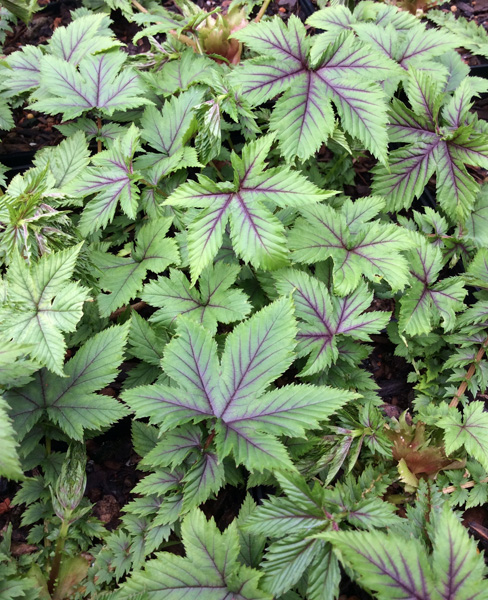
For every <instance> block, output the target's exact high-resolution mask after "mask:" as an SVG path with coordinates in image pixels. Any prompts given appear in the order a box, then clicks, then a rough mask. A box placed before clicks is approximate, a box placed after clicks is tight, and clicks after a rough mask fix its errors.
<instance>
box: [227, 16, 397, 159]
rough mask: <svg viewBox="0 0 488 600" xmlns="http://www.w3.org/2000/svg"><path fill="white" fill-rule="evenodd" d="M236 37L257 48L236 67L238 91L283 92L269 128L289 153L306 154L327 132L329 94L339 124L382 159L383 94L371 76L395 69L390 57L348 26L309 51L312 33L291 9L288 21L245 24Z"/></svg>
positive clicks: (256, 97) (252, 96) (262, 96)
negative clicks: (364, 42)
mask: <svg viewBox="0 0 488 600" xmlns="http://www.w3.org/2000/svg"><path fill="white" fill-rule="evenodd" d="M235 37H237V39H239V40H240V41H242V42H244V43H246V44H247V45H248V46H249V47H251V48H252V49H253V50H255V51H256V52H258V53H260V54H262V55H263V58H262V59H258V60H252V61H250V62H248V63H244V65H242V66H241V67H240V68H239V69H237V70H236V72H235V75H234V80H235V82H236V83H238V84H239V85H241V86H242V89H243V93H244V96H245V97H246V98H248V99H249V101H250V102H251V103H252V104H254V105H257V104H261V103H262V102H264V101H266V100H268V99H270V98H272V97H273V96H276V95H278V94H280V93H282V92H285V94H284V95H283V96H282V97H281V98H280V99H279V100H278V102H277V103H276V107H275V109H274V112H273V113H272V116H271V129H272V130H274V131H276V132H277V133H278V136H279V139H280V146H281V151H282V154H283V156H284V157H285V158H286V159H287V160H291V159H292V158H293V157H295V156H298V157H299V158H300V159H302V160H304V159H307V158H308V157H309V156H311V155H312V154H313V153H314V152H315V151H316V150H318V149H319V147H320V145H321V144H322V143H323V142H325V141H326V140H327V138H328V137H329V136H330V135H331V134H332V132H333V130H334V127H335V122H334V113H333V110H332V106H331V101H332V102H333V103H334V105H335V107H336V108H337V111H338V112H339V115H340V117H341V121H342V125H343V127H344V129H345V130H346V131H347V132H348V133H350V134H351V135H353V136H355V137H357V138H359V139H360V140H361V142H363V143H364V144H365V146H366V147H367V148H368V149H369V150H370V151H371V152H372V153H373V154H374V155H375V156H377V157H378V158H379V159H380V160H382V161H385V159H386V145H387V137H386V134H385V125H386V101H385V96H384V93H383V91H382V89H381V87H380V86H379V85H378V83H377V82H378V81H382V80H385V79H387V78H388V77H389V76H391V75H394V74H395V73H396V72H397V67H396V65H395V64H394V63H393V62H392V61H390V59H388V58H387V57H385V56H384V55H382V54H380V53H378V52H375V51H374V50H371V49H369V48H364V47H362V46H360V45H358V44H357V42H356V40H355V39H354V36H352V35H351V34H349V33H348V32H347V31H346V32H345V33H343V34H341V35H339V37H338V39H336V40H335V43H334V44H330V45H327V46H326V47H325V48H323V49H321V52H320V53H316V54H315V55H314V54H312V55H311V56H309V48H310V39H309V38H307V37H306V32H305V27H304V26H303V24H302V23H301V22H300V21H299V20H298V19H297V18H295V17H294V16H292V17H290V19H289V20H288V23H287V25H284V24H283V22H282V21H281V19H275V20H273V21H271V22H268V23H259V24H251V25H249V26H248V27H245V28H244V29H242V30H241V31H239V32H238V33H237V34H235ZM264 57H265V58H264Z"/></svg>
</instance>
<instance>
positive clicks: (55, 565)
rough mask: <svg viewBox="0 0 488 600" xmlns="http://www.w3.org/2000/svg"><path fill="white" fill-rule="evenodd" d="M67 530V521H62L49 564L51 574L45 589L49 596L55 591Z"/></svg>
mask: <svg viewBox="0 0 488 600" xmlns="http://www.w3.org/2000/svg"><path fill="white" fill-rule="evenodd" d="M68 529H69V521H67V520H65V519H63V521H62V523H61V528H60V530H59V535H58V541H57V542H56V549H55V550H54V558H53V562H52V564H51V572H50V573H49V581H48V582H47V588H48V590H49V593H50V594H51V596H52V594H53V592H54V590H55V587H56V581H57V579H58V576H59V570H60V568H61V562H62V559H63V551H64V545H65V543H66V538H67V537H68Z"/></svg>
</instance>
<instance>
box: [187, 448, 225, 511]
mask: <svg viewBox="0 0 488 600" xmlns="http://www.w3.org/2000/svg"><path fill="white" fill-rule="evenodd" d="M182 483H184V485H185V487H184V488H183V494H184V500H183V510H188V509H191V508H193V507H195V506H199V505H200V504H201V503H202V502H205V500H207V498H209V496H211V495H212V494H216V493H217V492H218V491H219V490H220V488H221V487H222V486H223V485H224V484H225V469H224V465H223V463H222V462H220V461H219V458H218V456H217V455H216V454H213V453H212V452H204V453H202V456H201V458H199V459H198V461H197V462H196V463H195V464H194V465H193V466H192V468H191V469H190V470H189V471H188V473H186V475H185V477H184V478H183V479H182Z"/></svg>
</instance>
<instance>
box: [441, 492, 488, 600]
mask: <svg viewBox="0 0 488 600" xmlns="http://www.w3.org/2000/svg"><path fill="white" fill-rule="evenodd" d="M432 568H433V572H434V578H435V581H436V588H437V590H438V591H439V594H440V596H441V598H443V599H444V600H469V599H470V598H477V599H479V600H482V599H483V598H485V599H486V598H487V597H488V591H487V590H486V585H485V584H484V581H486V580H484V577H486V566H485V562H484V560H483V555H482V554H480V553H479V552H478V550H477V548H476V542H475V541H474V540H473V539H471V538H470V537H469V535H468V532H467V530H466V529H465V528H464V527H463V525H462V524H461V523H460V521H459V520H458V518H457V517H456V516H455V515H454V513H453V512H452V509H451V507H450V506H449V505H447V504H446V505H445V506H444V510H443V511H442V514H441V515H440V517H439V518H438V521H437V522H436V530H435V537H434V551H433V554H432Z"/></svg>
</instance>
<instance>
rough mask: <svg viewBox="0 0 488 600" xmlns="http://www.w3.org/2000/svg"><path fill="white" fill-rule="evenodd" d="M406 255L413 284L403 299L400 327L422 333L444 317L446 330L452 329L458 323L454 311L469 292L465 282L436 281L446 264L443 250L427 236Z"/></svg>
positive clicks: (414, 333) (409, 331)
mask: <svg viewBox="0 0 488 600" xmlns="http://www.w3.org/2000/svg"><path fill="white" fill-rule="evenodd" d="M407 256H408V259H409V264H410V273H411V274H412V285H411V287H410V288H409V289H408V290H407V291H406V292H405V294H404V295H403V297H402V299H401V301H400V318H399V322H398V325H399V328H400V330H402V331H405V332H406V333H408V334H409V335H421V334H423V333H429V332H430V331H431V330H432V329H433V327H435V326H436V325H438V324H439V323H440V322H441V321H442V326H443V328H444V330H445V331H450V330H451V329H452V328H453V327H454V324H455V320H456V315H455V313H456V311H460V310H462V308H463V299H464V296H465V295H466V293H467V292H466V290H465V289H464V286H463V282H462V281H461V280H459V279H456V278H449V279H444V280H442V281H439V282H437V283H436V281H437V277H438V275H439V272H440V270H441V268H442V266H443V265H442V253H441V250H440V249H439V248H436V247H434V246H433V245H432V244H429V243H428V242H427V241H426V240H425V238H421V239H420V240H419V242H418V245H417V247H416V248H415V250H412V251H410V252H409V254H408V255H407Z"/></svg>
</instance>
